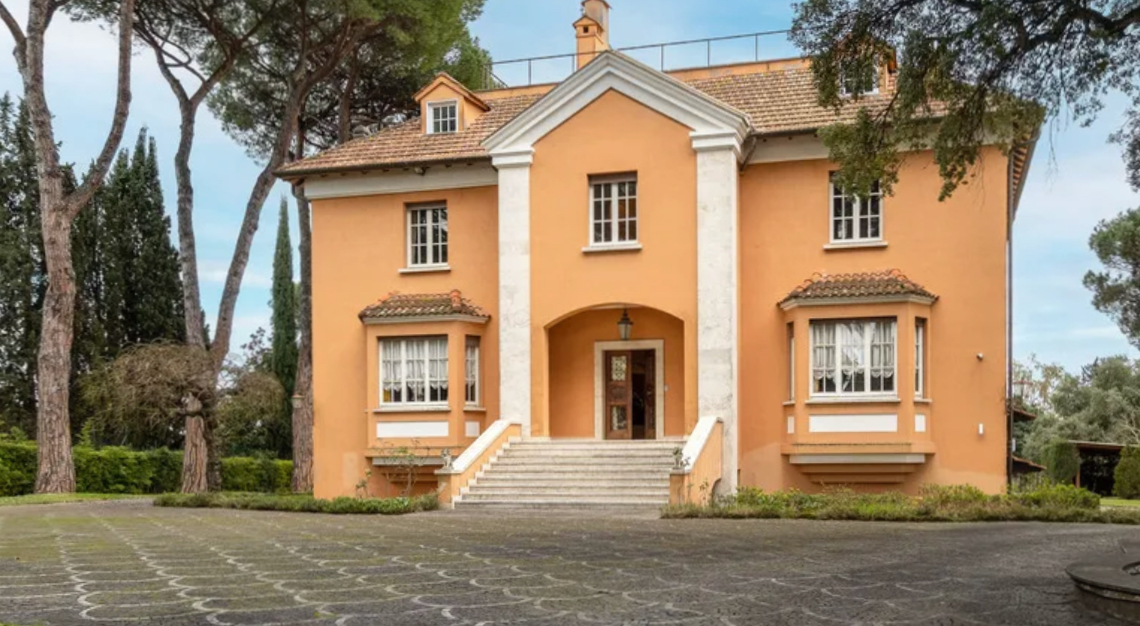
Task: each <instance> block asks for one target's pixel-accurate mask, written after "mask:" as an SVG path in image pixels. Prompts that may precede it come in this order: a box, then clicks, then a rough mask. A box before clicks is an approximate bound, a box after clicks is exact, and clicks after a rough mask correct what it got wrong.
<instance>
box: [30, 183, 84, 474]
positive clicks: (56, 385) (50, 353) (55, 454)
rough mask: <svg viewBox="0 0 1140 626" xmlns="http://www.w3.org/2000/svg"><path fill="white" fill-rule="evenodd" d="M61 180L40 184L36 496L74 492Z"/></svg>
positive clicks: (69, 272) (71, 302)
mask: <svg viewBox="0 0 1140 626" xmlns="http://www.w3.org/2000/svg"><path fill="white" fill-rule="evenodd" d="M61 196H62V186H61V185H60V181H59V180H58V179H57V180H47V181H41V182H40V210H41V212H42V213H41V215H42V216H43V219H42V224H43V226H42V228H43V238H44V261H45V262H46V265H47V279H48V288H47V294H46V295H45V296H44V305H43V330H42V331H41V335H40V352H39V362H38V364H37V379H38V381H39V390H38V391H39V412H38V414H37V419H36V445H37V447H38V449H39V470H38V472H37V474H36V493H72V492H74V491H75V465H74V463H73V461H72V459H71V418H70V415H69V414H68V403H69V401H70V387H69V385H70V383H71V343H72V329H73V326H74V322H75V272H74V270H73V269H72V265H71V220H70V219H68V216H67V213H66V211H65V210H64V209H63V208H62V207H61V206H60V202H61Z"/></svg>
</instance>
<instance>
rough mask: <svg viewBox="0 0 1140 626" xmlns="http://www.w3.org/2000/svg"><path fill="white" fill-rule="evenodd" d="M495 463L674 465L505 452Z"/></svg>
mask: <svg viewBox="0 0 1140 626" xmlns="http://www.w3.org/2000/svg"><path fill="white" fill-rule="evenodd" d="M494 464H495V465H499V464H505V465H564V466H588V465H593V466H603V467H638V466H640V467H663V468H668V467H672V465H673V462H672V459H654V458H640V457H634V458H629V457H606V458H605V459H599V458H597V457H589V456H580V457H560V456H550V457H548V456H516V455H514V454H510V453H507V454H503V455H500V456H499V458H498V459H496V460H495V461H494Z"/></svg>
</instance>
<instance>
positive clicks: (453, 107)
mask: <svg viewBox="0 0 1140 626" xmlns="http://www.w3.org/2000/svg"><path fill="white" fill-rule="evenodd" d="M457 130H459V103H458V102H456V101H454V100H450V101H448V102H429V103H428V133H431V134H435V133H454V132H455V131H457Z"/></svg>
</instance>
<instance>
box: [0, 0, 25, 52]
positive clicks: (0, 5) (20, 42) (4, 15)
mask: <svg viewBox="0 0 1140 626" xmlns="http://www.w3.org/2000/svg"><path fill="white" fill-rule="evenodd" d="M0 20H4V24H5V25H6V26H7V27H8V30H9V31H10V32H11V33H12V39H15V40H16V54H17V60H20V59H22V58H23V56H24V43H25V39H24V31H23V29H22V28H20V23H19V22H17V21H16V18H14V17H12V14H11V13H10V12H9V11H8V7H6V6H4V0H0ZM20 64H21V65H22V64H23V61H20Z"/></svg>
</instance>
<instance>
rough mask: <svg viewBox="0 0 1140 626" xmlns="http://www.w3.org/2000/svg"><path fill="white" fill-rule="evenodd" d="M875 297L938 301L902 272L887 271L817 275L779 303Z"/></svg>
mask: <svg viewBox="0 0 1140 626" xmlns="http://www.w3.org/2000/svg"><path fill="white" fill-rule="evenodd" d="M875 296H918V297H922V298H930V299H932V300H935V299H937V298H938V296H936V295H934V294H932V293H930V292H929V291H927V290H926V288H925V287H923V286H922V285H920V284H918V283H916V282H914V281H912V280H911V279H909V278H907V277H906V276H905V275H904V274H903V273H902V272H900V271H899V270H885V271H881V272H863V273H853V274H816V275H814V276H812V277H811V278H809V279H808V280H806V281H804V283H803V284H802V285H800V286H799V287H796V288H795V289H793V290H792V292H791V293H789V294H788V295H787V297H785V298H784V299H783V300H781V301H780V304H785V303H788V302H792V301H803V300H820V299H833V298H839V299H842V298H866V297H875Z"/></svg>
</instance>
